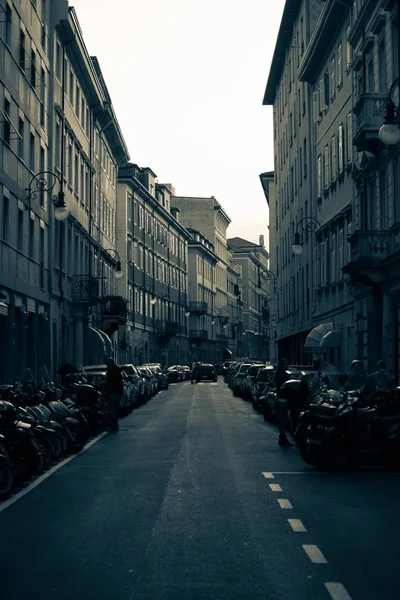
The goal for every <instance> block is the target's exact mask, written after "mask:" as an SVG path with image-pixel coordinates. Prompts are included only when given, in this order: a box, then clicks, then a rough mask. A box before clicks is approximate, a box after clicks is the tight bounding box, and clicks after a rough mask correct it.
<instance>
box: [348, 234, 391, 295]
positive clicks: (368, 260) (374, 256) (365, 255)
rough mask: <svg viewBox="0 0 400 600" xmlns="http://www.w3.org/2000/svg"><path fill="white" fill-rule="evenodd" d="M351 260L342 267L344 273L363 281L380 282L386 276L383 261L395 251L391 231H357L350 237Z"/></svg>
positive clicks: (367, 282)
mask: <svg viewBox="0 0 400 600" xmlns="http://www.w3.org/2000/svg"><path fill="white" fill-rule="evenodd" d="M347 239H348V241H349V244H350V262H348V263H347V265H345V266H344V267H343V268H342V271H343V273H347V274H348V275H352V276H354V277H355V278H356V279H358V280H359V281H361V282H362V283H366V284H368V285H370V284H371V282H374V283H378V282H381V281H383V279H384V278H385V270H384V269H383V268H382V261H384V260H385V259H387V258H388V257H389V256H390V254H392V252H393V251H394V239H393V237H392V235H391V233H390V231H385V230H369V231H361V230H360V231H355V232H354V233H353V234H352V235H350V236H349V237H348V238H347Z"/></svg>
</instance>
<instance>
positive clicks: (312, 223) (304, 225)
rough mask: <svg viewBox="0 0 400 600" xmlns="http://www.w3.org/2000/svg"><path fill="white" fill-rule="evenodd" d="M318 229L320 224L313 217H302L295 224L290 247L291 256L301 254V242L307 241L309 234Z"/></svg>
mask: <svg viewBox="0 0 400 600" xmlns="http://www.w3.org/2000/svg"><path fill="white" fill-rule="evenodd" d="M318 227H321V223H320V222H319V221H318V219H315V218H314V217H304V218H303V219H300V221H298V222H297V225H296V231H295V234H294V240H293V245H292V252H293V254H302V253H303V241H304V240H305V239H307V237H308V236H309V235H310V234H311V233H314V231H315V230H316V229H317V228H318ZM299 229H300V230H301V231H302V233H303V236H301V235H300V232H299Z"/></svg>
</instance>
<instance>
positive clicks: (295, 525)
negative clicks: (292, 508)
mask: <svg viewBox="0 0 400 600" xmlns="http://www.w3.org/2000/svg"><path fill="white" fill-rule="evenodd" d="M288 523H289V525H290V527H291V528H292V529H293V531H295V532H296V533H305V532H307V529H306V528H305V527H304V525H303V523H302V521H301V520H300V519H288Z"/></svg>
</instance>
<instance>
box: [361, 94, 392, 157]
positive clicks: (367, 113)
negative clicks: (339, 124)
mask: <svg viewBox="0 0 400 600" xmlns="http://www.w3.org/2000/svg"><path fill="white" fill-rule="evenodd" d="M386 102H387V94H370V93H365V94H361V97H360V99H359V101H358V102H357V104H356V105H355V107H354V110H353V112H354V114H355V123H354V136H353V144H354V146H356V148H357V150H358V151H359V152H362V151H363V150H368V151H373V150H374V149H376V147H377V146H378V145H379V143H380V142H379V137H378V133H379V129H380V128H381V127H382V125H383V121H384V117H385V104H386Z"/></svg>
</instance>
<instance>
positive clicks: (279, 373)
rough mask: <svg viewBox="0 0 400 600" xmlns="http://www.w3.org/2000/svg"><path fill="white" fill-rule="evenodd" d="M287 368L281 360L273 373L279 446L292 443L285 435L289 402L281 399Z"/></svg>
mask: <svg viewBox="0 0 400 600" xmlns="http://www.w3.org/2000/svg"><path fill="white" fill-rule="evenodd" d="M287 367H288V361H287V360H286V359H285V358H281V359H280V360H279V363H278V366H277V368H276V371H275V389H276V402H275V412H276V421H277V425H278V428H279V441H278V444H279V446H292V443H291V442H289V440H288V438H287V435H286V426H287V421H288V409H289V402H288V401H287V400H286V399H285V398H282V397H281V387H282V385H283V384H284V383H285V381H287V380H288V379H289V375H288V373H287V371H286V369H287Z"/></svg>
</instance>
